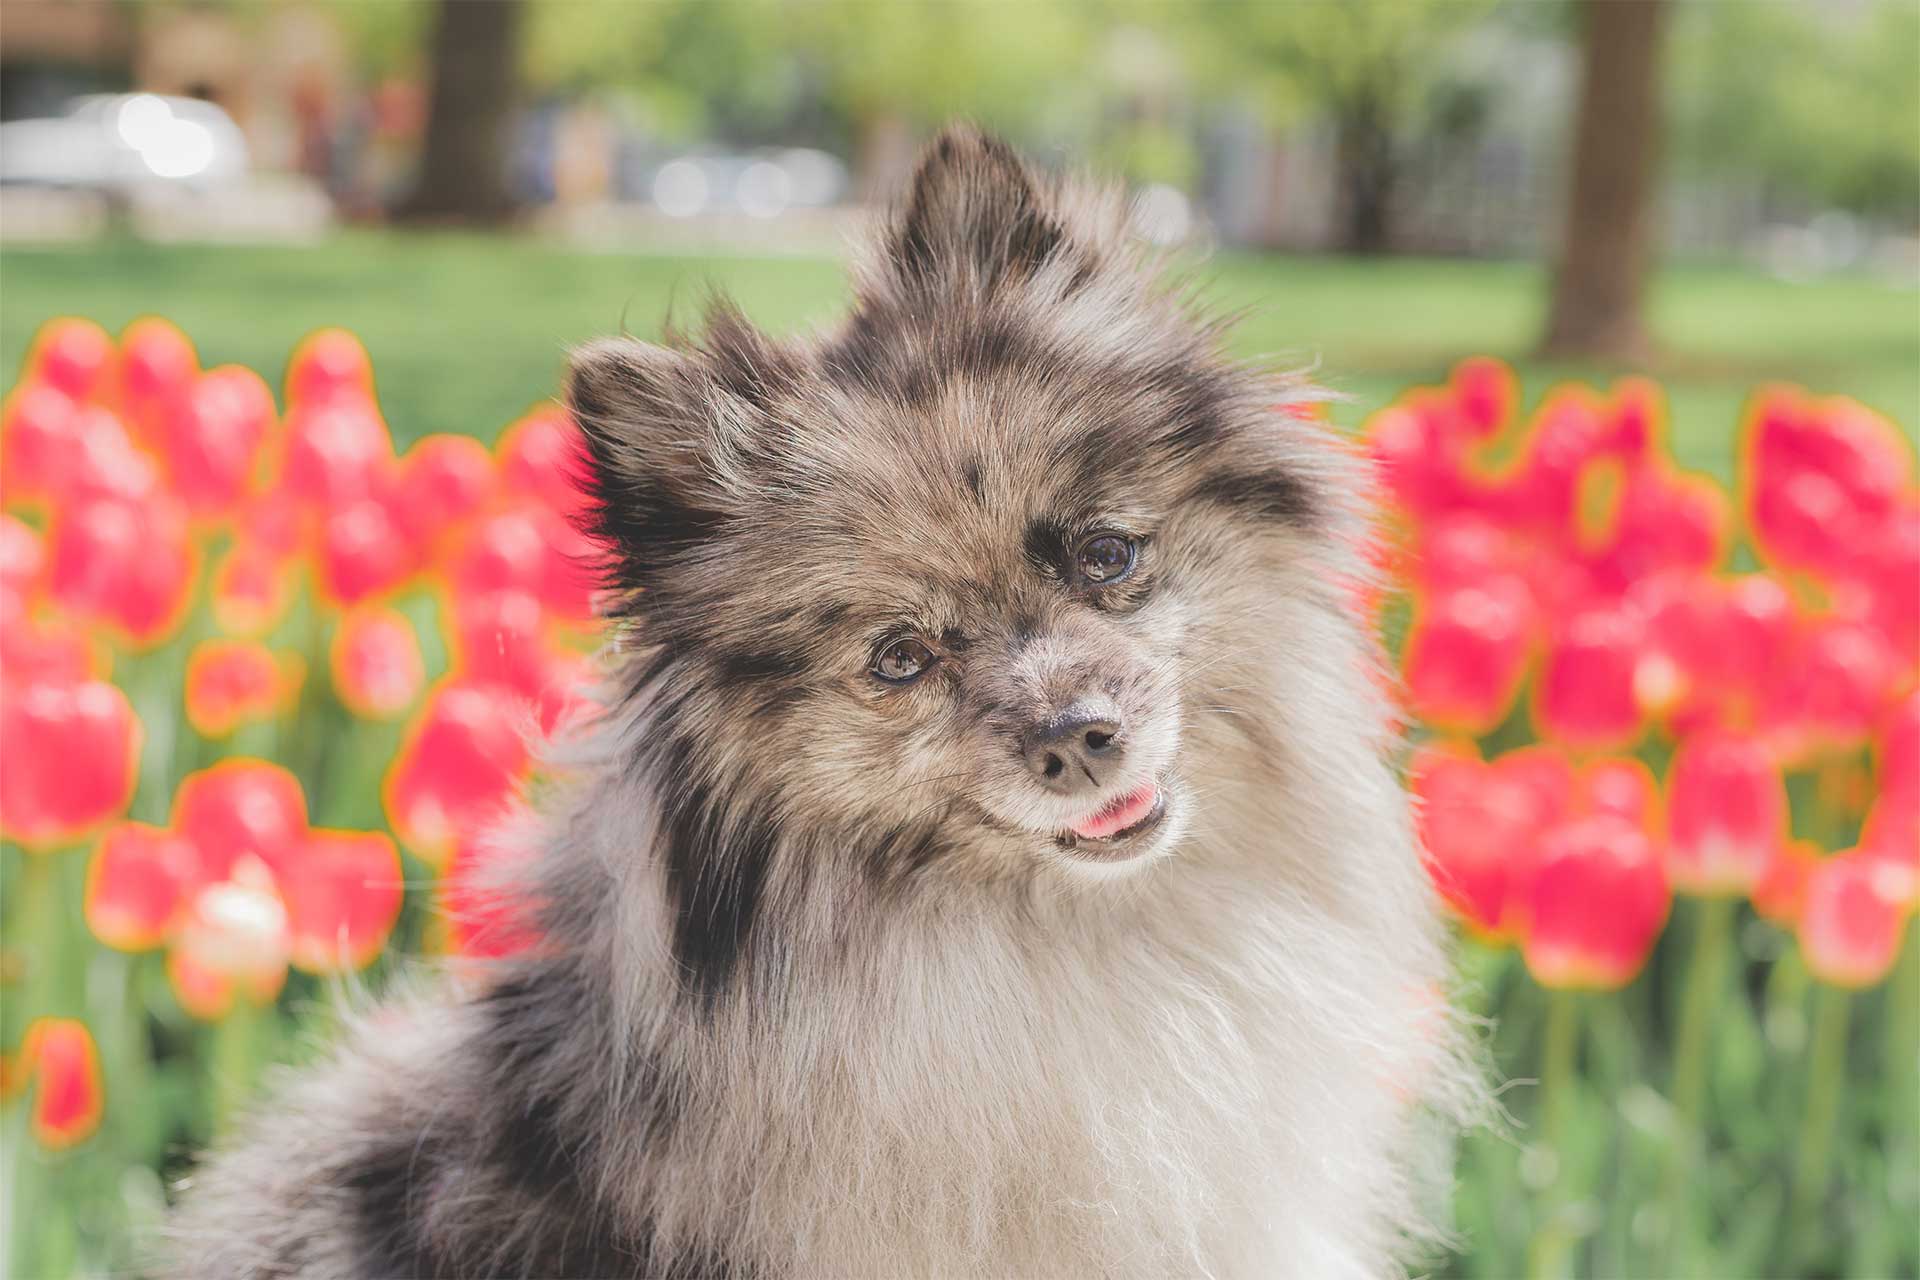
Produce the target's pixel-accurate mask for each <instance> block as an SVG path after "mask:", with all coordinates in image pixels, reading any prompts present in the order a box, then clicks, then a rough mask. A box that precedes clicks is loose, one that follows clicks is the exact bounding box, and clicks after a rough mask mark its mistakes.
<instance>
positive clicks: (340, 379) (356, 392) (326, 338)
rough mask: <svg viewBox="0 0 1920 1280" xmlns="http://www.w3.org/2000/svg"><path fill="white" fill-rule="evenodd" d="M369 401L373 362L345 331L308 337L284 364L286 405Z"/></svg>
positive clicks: (329, 331) (371, 390) (364, 349)
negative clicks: (285, 372) (285, 364)
mask: <svg viewBox="0 0 1920 1280" xmlns="http://www.w3.org/2000/svg"><path fill="white" fill-rule="evenodd" d="M335 399H349V400H366V401H371V400H372V399H373V362H372V361H370V360H368V359H367V349H366V348H365V347H363V346H361V345H360V339H358V338H356V337H354V336H353V335H352V334H351V333H348V332H347V331H346V330H345V329H320V330H317V331H316V332H314V333H310V334H308V335H307V336H306V337H305V338H304V339H302V340H301V343H300V345H299V346H298V347H295V348H294V351H293V357H292V358H291V359H290V360H288V362H287V404H288V405H289V406H292V405H295V404H315V403H324V402H326V401H329V400H335Z"/></svg>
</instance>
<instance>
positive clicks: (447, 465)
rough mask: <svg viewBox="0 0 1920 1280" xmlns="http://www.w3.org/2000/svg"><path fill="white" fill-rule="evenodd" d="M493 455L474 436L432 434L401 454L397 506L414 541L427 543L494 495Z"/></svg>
mask: <svg viewBox="0 0 1920 1280" xmlns="http://www.w3.org/2000/svg"><path fill="white" fill-rule="evenodd" d="M496 483H497V477H496V476H495V473H494V465H493V455H492V454H490V453H488V452H487V449H486V446H485V445H483V444H481V443H480V442H479V441H478V440H475V439H474V438H473V437H472V436H455V435H433V436H427V437H426V438H425V439H422V440H420V441H418V442H416V443H415V444H414V446H413V448H411V449H409V450H407V452H406V456H404V457H402V458H401V459H400V469H399V474H398V479H397V481H396V490H397V491H396V501H395V503H394V507H395V510H396V511H397V513H398V514H399V516H400V519H401V522H402V523H403V524H404V525H405V526H406V530H407V534H408V536H409V537H410V538H412V540H413V541H414V543H415V545H417V546H419V547H421V548H423V549H425V548H428V547H431V546H432V545H433V544H434V543H435V542H436V541H438V540H439V539H440V538H441V537H443V536H444V535H445V534H446V533H447V532H448V531H449V530H451V529H453V528H454V527H455V526H456V525H458V524H460V523H461V522H462V521H464V520H466V519H468V518H469V517H471V516H473V515H475V514H476V513H477V512H479V511H480V509H481V508H482V507H484V506H485V505H486V504H487V502H488V500H489V499H490V498H492V496H493V491H494V487H495V485H496Z"/></svg>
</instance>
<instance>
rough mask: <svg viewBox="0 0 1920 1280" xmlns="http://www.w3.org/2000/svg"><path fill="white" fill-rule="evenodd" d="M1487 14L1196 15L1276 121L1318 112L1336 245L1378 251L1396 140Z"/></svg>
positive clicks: (1217, 11) (1442, 2)
mask: <svg viewBox="0 0 1920 1280" xmlns="http://www.w3.org/2000/svg"><path fill="white" fill-rule="evenodd" d="M1491 6H1492V0H1381V2H1379V3H1337V4H1320V3H1305V4H1271V5H1266V4H1254V5H1248V4H1239V3H1233V2H1232V0H1217V2H1216V3H1210V4H1208V5H1206V6H1205V7H1204V8H1202V9H1199V10H1196V11H1195V12H1196V13H1198V14H1204V15H1205V17H1206V21H1205V27H1206V35H1205V38H1206V39H1208V40H1210V41H1212V42H1215V43H1216V44H1219V45H1220V46H1221V52H1222V53H1224V57H1225V59H1226V60H1227V61H1228V62H1230V63H1238V64H1239V65H1238V68H1237V69H1238V70H1240V71H1242V72H1243V73H1250V74H1251V75H1252V76H1253V77H1254V78H1255V79H1256V80H1265V81H1266V82H1267V86H1266V87H1267V88H1268V90H1269V96H1270V97H1272V98H1274V99H1275V100H1276V101H1277V102H1278V103H1279V104H1280V107H1281V114H1283V115H1285V114H1292V115H1296V116H1298V115H1311V114H1315V113H1320V114H1324V115H1325V116H1326V118H1327V119H1328V120H1329V121H1330V122H1331V124H1332V126H1333V130H1334V149H1335V164H1336V174H1337V177H1336V181H1337V184H1338V187H1339V192H1338V195H1339V216H1340V225H1341V231H1340V244H1341V247H1342V248H1344V249H1346V250H1347V251H1348V252H1351V253H1379V252H1383V251H1385V250H1386V249H1388V248H1390V247H1392V242H1393V199H1394V193H1395V188H1396V185H1397V183H1398V182H1399V179H1400V171H1401V162H1402V158H1403V154H1402V147H1401V141H1402V137H1403V135H1404V133H1405V131H1406V130H1407V128H1408V127H1409V124H1410V122H1411V120H1412V117H1413V116H1414V115H1415V114H1416V112H1417V110H1418V109H1419V108H1420V107H1421V106H1422V105H1423V104H1424V103H1425V101H1426V98H1427V95H1428V90H1429V89H1430V88H1431V87H1432V85H1433V83H1434V77H1435V74H1436V72H1437V71H1438V70H1439V68H1440V66H1441V59H1440V58H1439V57H1438V54H1439V53H1440V51H1441V50H1442V49H1443V47H1444V45H1445V43H1446V42H1447V41H1448V40H1449V39H1450V38H1452V37H1455V36H1458V35H1459V34H1461V33H1462V32H1464V31H1466V30H1467V29H1468V28H1470V27H1471V26H1472V25H1473V24H1475V23H1476V22H1478V21H1479V20H1480V19H1481V18H1483V17H1484V16H1485V15H1486V13H1487V11H1488V9H1489V8H1491ZM1238 78H1239V77H1237V76H1236V77H1233V79H1235V80H1237V79H1238Z"/></svg>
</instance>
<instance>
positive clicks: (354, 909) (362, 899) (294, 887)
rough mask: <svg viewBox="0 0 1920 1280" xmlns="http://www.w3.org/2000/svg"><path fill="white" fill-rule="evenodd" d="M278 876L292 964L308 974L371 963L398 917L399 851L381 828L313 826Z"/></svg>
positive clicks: (337, 971) (345, 970)
mask: <svg viewBox="0 0 1920 1280" xmlns="http://www.w3.org/2000/svg"><path fill="white" fill-rule="evenodd" d="M280 881H281V888H282V890H283V893H284V896H285V899H286V904H287V913H288V918H289V924H290V929H291V936H292V958H293V963H294V964H295V966H297V967H298V968H300V969H303V970H305V971H306V972H308V973H319V974H333V973H347V972H351V971H353V970H357V969H364V968H366V967H367V965H369V964H371V963H372V962H373V958H374V957H375V956H377V955H379V954H380V948H381V947H383V946H385V945H386V941H387V935H388V934H389V933H391V932H392V931H393V926H394V922H395V921H396V920H398V919H399V918H400V899H401V892H402V886H403V880H402V876H401V871H400V855H399V854H398V853H397V852H395V850H394V847H393V841H392V840H390V839H388V838H387V836H386V835H385V834H384V833H383V832H378V831H314V832H312V833H310V834H309V835H308V837H307V839H306V842H305V844H304V845H303V846H302V847H301V849H300V852H299V854H298V856H296V857H295V858H294V859H293V860H292V861H291V862H290V863H288V864H287V866H286V868H285V870H284V872H283V874H282V876H281V878H280Z"/></svg>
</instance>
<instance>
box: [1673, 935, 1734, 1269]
mask: <svg viewBox="0 0 1920 1280" xmlns="http://www.w3.org/2000/svg"><path fill="white" fill-rule="evenodd" d="M1733 919H1734V903H1733V899H1731V898H1707V899H1704V900H1702V901H1701V902H1700V904H1699V910H1698V912H1697V915H1696V918H1695V920H1694V934H1693V952H1692V954H1691V955H1690V956H1689V957H1688V960H1687V976H1686V984H1685V986H1684V987H1683V988H1682V990H1681V993H1680V1025H1679V1028H1678V1030H1677V1032H1676V1036H1675V1040H1676V1043H1675V1047H1674V1052H1673V1094H1672V1098H1673V1110H1674V1128H1673V1135H1672V1140H1671V1142H1670V1143H1669V1145H1668V1147H1667V1177H1666V1194H1665V1196H1664V1197H1663V1198H1664V1200H1665V1206H1664V1207H1665V1211H1666V1213H1667V1215H1668V1218H1667V1245H1668V1256H1667V1267H1666V1271H1667V1272H1668V1274H1672V1275H1679V1274H1683V1273H1684V1271H1685V1268H1684V1267H1683V1266H1682V1265H1681V1261H1682V1259H1681V1246H1682V1241H1683V1238H1684V1237H1685V1235H1686V1232H1685V1231H1684V1230H1683V1228H1684V1227H1685V1226H1686V1225H1687V1224H1688V1223H1689V1222H1690V1220H1691V1217H1690V1215H1689V1214H1688V1213H1687V1212H1686V1201H1687V1189H1688V1187H1689V1186H1690V1185H1691V1184H1692V1181H1693V1172H1694V1167H1695V1163H1696V1161H1697V1160H1698V1158H1699V1155H1700V1151H1701V1149H1702V1147H1703V1146H1704V1145H1705V1143H1704V1138H1705V1132H1704V1128H1705V1126H1704V1124H1703V1117H1702V1110H1703V1108H1704V1106H1705V1103H1706V1092H1707V1057H1708V1050H1709V1047H1710V1046H1709V1040H1710V1037H1709V1034H1708V1033H1709V1031H1710V1030H1711V1029H1712V1024H1713V1017H1714V1006H1715V1004H1717V1003H1718V1001H1719V999H1720V993H1721V991H1722V990H1723V989H1724V988H1725V986H1726V981H1727V979H1726V970H1727V960H1728V959H1729V957H1730V955H1731V952H1732V949H1733Z"/></svg>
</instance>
